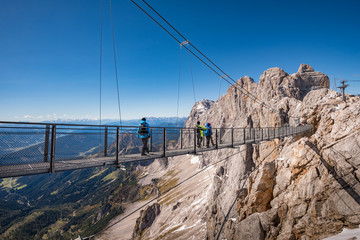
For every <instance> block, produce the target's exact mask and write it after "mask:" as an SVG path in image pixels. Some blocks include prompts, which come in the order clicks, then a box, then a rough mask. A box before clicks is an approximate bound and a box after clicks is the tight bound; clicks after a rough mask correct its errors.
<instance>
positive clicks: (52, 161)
mask: <svg viewBox="0 0 360 240" xmlns="http://www.w3.org/2000/svg"><path fill="white" fill-rule="evenodd" d="M55 145H56V125H55V124H54V125H52V128H51V150H50V152H51V153H50V172H51V173H53V172H55Z"/></svg>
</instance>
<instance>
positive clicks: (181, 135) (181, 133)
mask: <svg viewBox="0 0 360 240" xmlns="http://www.w3.org/2000/svg"><path fill="white" fill-rule="evenodd" d="M182 148H183V130H182V128H180V149H182Z"/></svg>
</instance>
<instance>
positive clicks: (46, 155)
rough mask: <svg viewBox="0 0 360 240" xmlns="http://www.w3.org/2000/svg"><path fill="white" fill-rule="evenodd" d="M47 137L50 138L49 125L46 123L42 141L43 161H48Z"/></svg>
mask: <svg viewBox="0 0 360 240" xmlns="http://www.w3.org/2000/svg"><path fill="white" fill-rule="evenodd" d="M49 138H50V125H49V124H46V129H45V141H44V162H48V155H49Z"/></svg>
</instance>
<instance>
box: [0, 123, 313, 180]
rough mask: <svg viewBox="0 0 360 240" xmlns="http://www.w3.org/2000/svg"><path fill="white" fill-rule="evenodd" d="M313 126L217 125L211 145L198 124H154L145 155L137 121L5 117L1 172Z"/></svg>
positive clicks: (76, 165) (125, 159) (224, 143)
mask: <svg viewBox="0 0 360 240" xmlns="http://www.w3.org/2000/svg"><path fill="white" fill-rule="evenodd" d="M312 128H313V127H312V126H311V125H303V126H297V127H293V126H284V127H266V128H213V140H214V145H213V146H209V147H208V148H207V147H206V146H205V145H204V144H202V145H200V147H199V146H198V144H199V143H198V142H197V137H196V134H197V133H196V129H195V128H177V127H167V128H163V127H150V131H151V133H152V137H151V138H150V142H149V149H150V154H149V155H145V156H142V155H141V154H140V152H141V148H142V142H141V140H140V139H139V138H138V133H137V132H138V127H133V126H107V125H78V124H46V123H18V122H0V146H1V148H0V178H6V177H17V176H25V175H34V174H42V173H54V172H60V171H68V170H76V169H83V168H91V167H100V166H115V167H121V166H123V164H125V163H129V162H136V161H146V160H152V159H156V158H166V157H174V156H180V155H185V154H197V153H201V152H205V151H213V150H217V149H223V148H231V147H235V146H239V145H244V144H252V143H259V142H262V141H271V140H273V139H276V138H284V137H289V136H295V135H297V134H301V133H305V132H307V131H310V130H312ZM204 142H205V141H203V143H204Z"/></svg>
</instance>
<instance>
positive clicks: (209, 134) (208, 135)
mask: <svg viewBox="0 0 360 240" xmlns="http://www.w3.org/2000/svg"><path fill="white" fill-rule="evenodd" d="M205 128H206V130H205V131H204V136H205V137H206V147H207V148H209V147H210V141H211V144H212V146H215V144H214V141H213V139H212V135H213V132H212V129H211V123H206V125H205Z"/></svg>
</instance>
